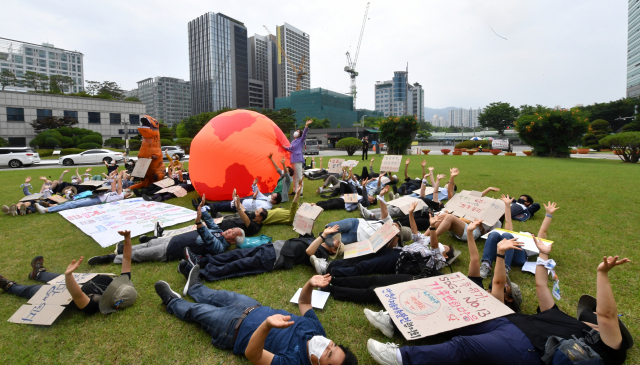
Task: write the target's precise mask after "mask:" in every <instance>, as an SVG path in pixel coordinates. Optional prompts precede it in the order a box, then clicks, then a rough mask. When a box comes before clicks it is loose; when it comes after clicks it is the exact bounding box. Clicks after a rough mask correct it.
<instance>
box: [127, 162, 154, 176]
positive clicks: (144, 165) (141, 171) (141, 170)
mask: <svg viewBox="0 0 640 365" xmlns="http://www.w3.org/2000/svg"><path fill="white" fill-rule="evenodd" d="M151 161H153V160H152V159H150V158H139V159H138V161H136V167H134V168H133V171H132V172H131V176H134V177H139V178H144V176H145V175H146V174H147V170H149V165H150V164H151Z"/></svg>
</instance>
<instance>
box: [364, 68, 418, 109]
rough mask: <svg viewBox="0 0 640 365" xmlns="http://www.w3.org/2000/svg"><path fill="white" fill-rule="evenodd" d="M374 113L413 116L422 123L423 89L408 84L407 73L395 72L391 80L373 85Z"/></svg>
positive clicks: (416, 85)
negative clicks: (374, 95)
mask: <svg viewBox="0 0 640 365" xmlns="http://www.w3.org/2000/svg"><path fill="white" fill-rule="evenodd" d="M374 87H375V94H376V104H375V105H376V111H378V112H381V113H384V116H385V117H388V116H390V115H394V116H402V115H415V116H416V118H417V119H418V121H424V89H423V88H422V85H420V84H419V83H417V82H416V83H414V84H413V85H411V84H410V83H409V72H408V71H396V72H394V73H393V79H391V80H387V81H377V82H376V84H375V86H374Z"/></svg>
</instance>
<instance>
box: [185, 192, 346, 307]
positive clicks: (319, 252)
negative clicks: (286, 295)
mask: <svg viewBox="0 0 640 365" xmlns="http://www.w3.org/2000/svg"><path fill="white" fill-rule="evenodd" d="M298 188H299V189H301V188H302V185H301V184H300V185H298ZM336 232H338V226H333V227H327V228H325V230H324V232H323V233H321V234H320V235H319V236H318V237H317V238H313V236H310V235H305V236H300V237H297V238H292V239H289V240H286V241H284V240H277V241H275V242H273V243H265V244H263V245H260V246H257V247H252V248H244V249H235V250H231V251H227V252H224V253H220V254H217V255H197V254H194V253H193V252H192V251H191V249H190V248H189V247H187V248H185V249H184V260H182V261H180V264H179V265H178V271H179V272H181V273H182V274H183V275H185V277H187V276H188V275H189V272H190V271H191V268H192V267H193V266H195V265H198V266H199V267H200V277H202V278H204V279H205V280H207V281H217V280H222V279H229V278H234V277H240V276H245V275H255V274H261V273H264V272H269V271H273V270H289V269H292V268H293V266H295V265H299V264H306V265H309V266H311V264H310V262H309V257H310V256H312V255H315V256H316V257H320V258H324V259H329V257H330V256H331V257H335V256H336V254H337V251H338V247H333V246H330V245H329V244H328V243H326V242H324V240H323V239H324V238H325V237H327V236H328V235H330V234H334V233H336ZM185 295H186V293H185Z"/></svg>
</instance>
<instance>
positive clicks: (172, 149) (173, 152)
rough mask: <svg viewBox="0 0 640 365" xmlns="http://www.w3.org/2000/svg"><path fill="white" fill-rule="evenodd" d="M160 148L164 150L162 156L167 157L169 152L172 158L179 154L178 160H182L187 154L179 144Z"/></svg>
mask: <svg viewBox="0 0 640 365" xmlns="http://www.w3.org/2000/svg"><path fill="white" fill-rule="evenodd" d="M160 149H161V150H162V158H165V157H167V153H168V154H169V156H171V158H173V155H178V161H180V160H182V158H183V157H184V155H185V153H184V150H183V149H182V148H180V147H178V146H164V147H161V148H160ZM165 152H166V153H165Z"/></svg>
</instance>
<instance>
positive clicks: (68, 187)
mask: <svg viewBox="0 0 640 365" xmlns="http://www.w3.org/2000/svg"><path fill="white" fill-rule="evenodd" d="M69 190H71V193H72V194H73V195H76V194H78V189H76V187H75V186H67V187H66V188H64V189H62V195H66V194H67V191H69Z"/></svg>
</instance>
